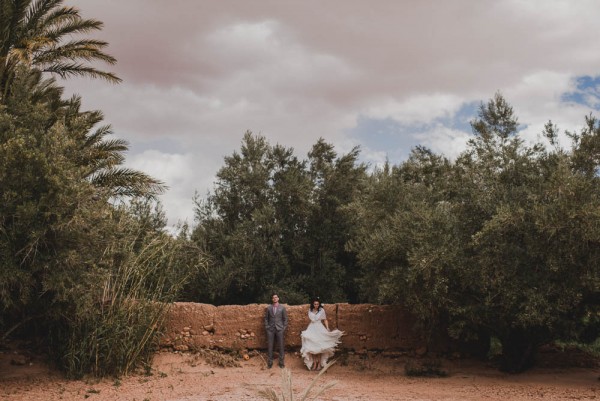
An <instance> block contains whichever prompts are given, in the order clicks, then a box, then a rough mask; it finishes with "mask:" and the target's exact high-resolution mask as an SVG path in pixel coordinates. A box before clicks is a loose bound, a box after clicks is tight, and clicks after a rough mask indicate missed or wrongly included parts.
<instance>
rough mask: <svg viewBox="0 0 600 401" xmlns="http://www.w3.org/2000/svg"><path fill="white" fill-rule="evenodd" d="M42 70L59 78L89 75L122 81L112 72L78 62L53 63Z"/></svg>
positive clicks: (110, 80)
mask: <svg viewBox="0 0 600 401" xmlns="http://www.w3.org/2000/svg"><path fill="white" fill-rule="evenodd" d="M42 71H44V72H49V73H53V74H56V75H58V76H59V77H61V78H68V77H70V76H89V77H92V78H101V79H104V80H106V81H108V82H111V83H119V82H121V81H122V79H121V78H119V77H117V76H116V75H115V74H113V73H112V72H104V71H100V70H97V69H95V68H93V67H88V66H86V65H83V64H80V63H55V64H52V65H49V66H47V67H45V68H43V69H42Z"/></svg>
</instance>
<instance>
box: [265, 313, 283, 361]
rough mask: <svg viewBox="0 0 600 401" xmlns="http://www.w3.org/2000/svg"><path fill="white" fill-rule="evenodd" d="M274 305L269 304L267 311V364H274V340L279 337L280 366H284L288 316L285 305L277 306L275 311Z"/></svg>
mask: <svg viewBox="0 0 600 401" xmlns="http://www.w3.org/2000/svg"><path fill="white" fill-rule="evenodd" d="M274 309H275V308H274V307H273V305H269V306H267V310H266V311H265V330H266V331H267V342H268V346H269V348H268V360H267V366H268V367H269V368H270V367H271V366H273V345H274V344H273V342H274V340H275V338H277V343H278V345H279V367H280V368H283V366H284V345H285V344H284V343H283V333H284V332H285V329H287V325H288V316H287V311H286V310H285V307H284V306H283V305H281V304H279V305H278V306H277V311H276V312H275V310H274Z"/></svg>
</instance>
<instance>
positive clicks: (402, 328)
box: [161, 302, 425, 351]
mask: <svg viewBox="0 0 600 401" xmlns="http://www.w3.org/2000/svg"><path fill="white" fill-rule="evenodd" d="M266 307H267V305H266V304H250V305H226V306H214V305H207V304H198V303H191V302H178V303H175V304H173V305H172V307H171V309H170V311H169V314H168V315H167V319H166V330H165V335H164V337H163V339H162V342H161V346H162V347H165V348H173V349H174V350H178V351H186V350H189V349H193V348H199V347H204V348H206V347H209V348H223V349H265V348H266V347H267V340H266V333H265V328H264V314H265V309H266ZM308 307H309V305H294V306H288V305H286V309H287V312H288V318H289V325H288V329H287V331H286V334H285V342H286V346H287V347H288V348H300V347H301V345H302V341H301V338H300V332H301V331H303V330H304V329H306V326H307V325H308V323H309V320H308V316H307V313H308ZM325 312H326V313H327V318H328V320H329V328H330V329H334V328H338V329H340V330H342V331H344V333H345V335H344V337H342V344H341V345H340V347H341V348H344V349H349V350H355V351H359V350H389V351H395V350H398V351H411V350H419V349H422V348H423V347H424V344H425V342H424V340H423V338H422V337H421V336H420V335H419V334H418V333H416V332H415V331H414V329H413V326H414V325H413V323H414V318H413V317H412V316H411V315H410V314H409V313H408V312H407V311H406V310H405V309H404V308H402V307H399V306H391V305H371V304H361V305H350V304H331V305H328V304H326V305H325Z"/></svg>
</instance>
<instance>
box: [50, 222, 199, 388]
mask: <svg viewBox="0 0 600 401" xmlns="http://www.w3.org/2000/svg"><path fill="white" fill-rule="evenodd" d="M129 238H130V239H129V241H123V239H121V240H120V241H115V242H114V243H113V244H112V246H111V247H109V248H107V250H106V265H107V267H108V268H106V269H105V270H104V273H103V274H96V275H95V278H96V279H97V280H99V281H98V282H97V283H96V285H94V286H93V287H92V288H93V289H94V290H93V291H91V294H93V295H91V296H86V297H84V298H83V299H82V300H81V302H80V303H79V304H78V305H77V308H76V312H75V314H74V316H71V317H68V322H69V324H68V325H69V328H68V333H69V339H68V340H67V341H66V344H64V347H65V349H64V350H63V352H62V355H63V356H62V361H61V363H62V365H63V367H64V368H65V370H66V373H67V375H68V376H69V377H81V376H82V375H84V374H87V373H91V374H93V375H94V376H106V375H115V376H120V375H126V374H128V373H131V372H132V371H133V370H134V369H136V368H138V367H141V366H144V365H146V366H148V365H149V363H150V362H151V359H152V355H153V354H154V351H155V350H156V345H157V340H158V336H159V335H160V334H161V329H162V325H163V321H164V318H165V315H166V312H167V311H168V308H169V305H170V302H172V301H173V300H174V299H175V296H176V294H177V292H178V291H179V290H180V288H181V287H182V286H183V284H184V283H185V281H186V280H187V278H188V277H189V275H190V274H191V273H192V271H193V269H190V268H189V266H181V264H182V261H181V255H183V254H185V253H186V249H183V248H185V247H187V246H189V244H187V243H186V242H185V241H182V240H180V239H174V238H171V237H169V236H167V235H161V234H159V235H152V236H150V237H149V238H141V237H139V236H136V237H129Z"/></svg>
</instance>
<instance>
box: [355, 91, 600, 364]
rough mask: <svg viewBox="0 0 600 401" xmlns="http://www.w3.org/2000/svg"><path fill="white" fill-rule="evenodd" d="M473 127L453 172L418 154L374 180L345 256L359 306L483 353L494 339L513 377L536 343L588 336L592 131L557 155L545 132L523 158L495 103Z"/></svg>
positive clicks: (595, 230)
mask: <svg viewBox="0 0 600 401" xmlns="http://www.w3.org/2000/svg"><path fill="white" fill-rule="evenodd" d="M472 126H473V132H474V134H475V136H474V138H473V139H472V140H471V142H470V143H469V147H468V149H467V150H466V151H465V152H464V153H463V154H462V155H461V156H460V157H459V158H458V159H457V160H456V161H455V162H454V163H451V162H449V161H448V160H446V159H444V158H442V157H440V156H436V155H433V154H431V152H428V151H426V150H424V149H416V150H415V151H413V154H412V156H411V157H410V159H409V160H408V161H407V162H405V163H403V164H401V165H399V166H397V167H394V168H391V169H390V168H389V167H386V168H385V169H383V170H381V171H377V172H376V173H375V174H373V176H372V177H371V185H370V186H369V187H368V188H369V189H368V191H365V192H364V194H363V196H362V199H361V200H359V201H357V202H356V203H355V204H354V205H353V208H354V209H355V211H356V212H355V215H356V216H357V222H356V224H357V227H358V229H357V234H356V236H355V237H354V238H353V240H352V241H351V242H350V243H349V249H350V250H353V251H355V252H357V254H358V258H359V260H360V264H361V266H362V267H363V268H364V269H365V275H364V279H363V281H362V287H361V288H362V290H363V291H364V294H366V296H367V297H368V299H371V300H376V301H379V302H395V303H396V302H398V303H404V304H407V305H408V306H410V307H411V308H412V309H413V310H414V312H415V313H416V315H417V316H419V317H420V319H421V320H422V323H423V324H424V325H426V327H429V329H430V331H431V332H432V333H433V332H435V330H436V329H437V330H439V329H440V328H446V327H449V334H451V335H452V336H454V337H456V338H461V339H463V340H469V341H471V340H475V341H477V342H479V343H480V345H481V348H480V350H481V351H482V352H485V350H486V347H488V346H489V339H490V337H491V336H494V337H496V338H498V339H499V340H500V342H501V344H502V348H503V361H502V367H503V369H505V370H509V371H520V370H523V369H526V368H527V367H529V366H530V365H531V364H532V363H533V357H534V355H535V350H536V348H537V346H538V345H540V344H541V343H543V342H546V341H549V340H553V339H556V338H561V337H569V338H573V337H577V336H578V335H582V332H583V331H582V330H581V329H582V328H583V329H585V328H586V327H585V324H584V323H585V322H586V321H588V322H590V321H594V320H595V323H594V324H595V325H596V326H595V330H597V316H598V295H599V294H600V279H599V277H600V276H599V269H600V246H599V245H600V198H599V195H600V181H599V180H600V178H599V177H598V161H599V158H598V156H599V155H600V153H599V152H600V147H599V145H600V127H599V125H598V122H597V121H596V120H595V119H593V118H588V119H587V124H586V128H585V129H583V130H582V132H581V133H579V134H570V137H571V138H572V139H573V145H572V148H571V149H570V150H569V151H567V150H564V149H562V148H560V147H559V146H558V143H557V135H558V134H557V130H556V128H555V127H554V126H553V125H552V124H551V123H549V124H548V125H547V127H546V130H545V139H546V142H547V144H546V145H547V146H545V145H543V144H541V143H539V144H535V145H533V146H526V145H525V144H524V143H523V141H522V140H521V139H519V136H518V132H517V127H518V124H517V120H516V118H515V117H514V115H513V111H512V108H511V107H510V106H509V105H508V104H507V103H506V101H505V100H504V99H503V98H502V97H501V96H499V95H497V96H496V97H495V98H494V99H492V100H491V101H490V102H489V103H488V104H485V105H482V107H481V109H480V113H479V118H478V119H476V120H474V121H473V122H472ZM382 209H383V210H382ZM588 328H589V327H588Z"/></svg>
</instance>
